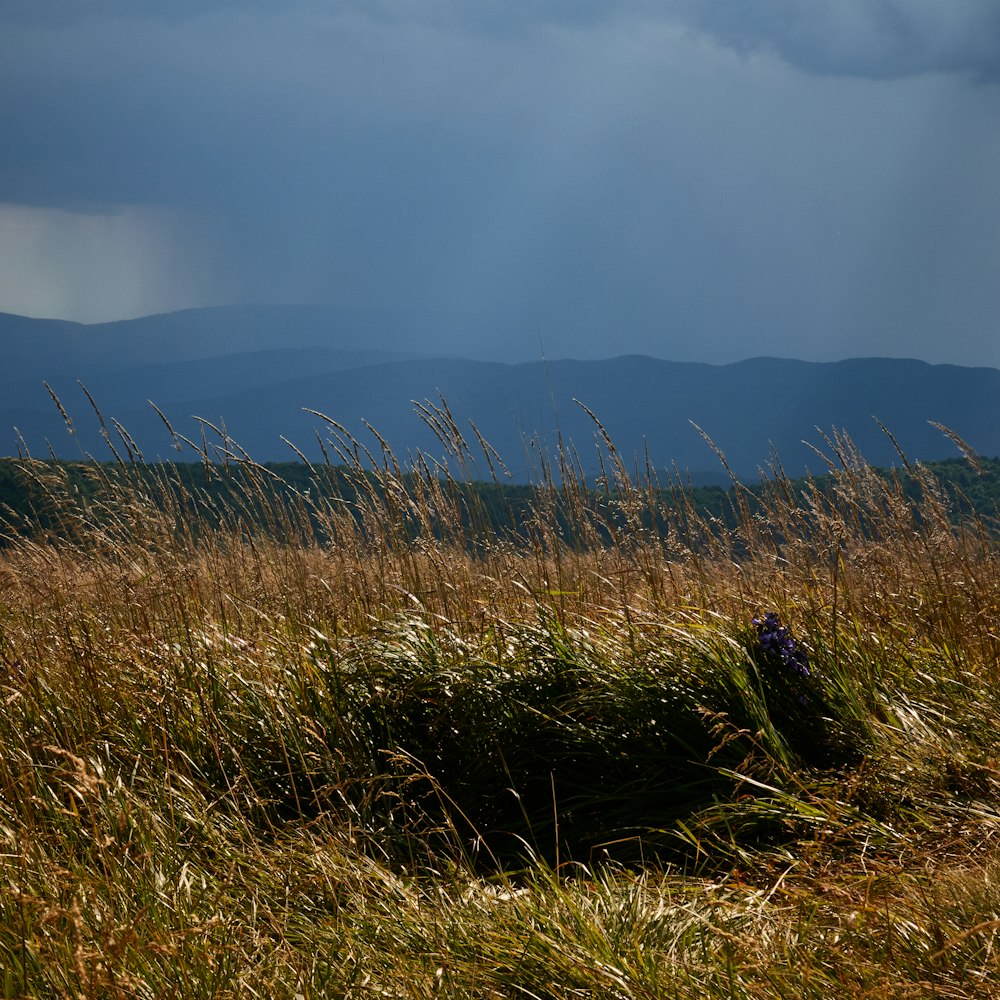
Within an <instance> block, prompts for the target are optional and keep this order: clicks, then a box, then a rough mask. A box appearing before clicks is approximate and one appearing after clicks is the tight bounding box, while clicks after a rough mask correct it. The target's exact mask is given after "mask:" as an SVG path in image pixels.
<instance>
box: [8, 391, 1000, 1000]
mask: <svg viewBox="0 0 1000 1000" xmlns="http://www.w3.org/2000/svg"><path fill="white" fill-rule="evenodd" d="M424 417H425V419H426V420H428V422H429V423H430V424H431V426H433V427H434V428H435V429H436V431H437V433H438V436H439V439H440V440H441V442H442V446H443V448H444V449H445V450H446V451H447V453H448V459H447V460H446V461H438V462H433V461H431V460H429V459H425V458H421V457H419V456H418V457H417V458H416V459H414V460H413V461H411V462H410V463H409V464H408V465H407V466H405V467H404V466H403V465H402V464H401V463H399V462H397V459H396V458H395V457H394V456H393V455H392V453H391V451H390V450H389V449H388V447H387V446H385V447H383V446H382V445H381V444H380V445H378V446H377V447H375V448H374V449H373V451H368V450H366V449H365V448H364V447H363V446H362V445H361V444H360V443H359V442H357V441H356V440H354V439H352V438H350V437H348V436H347V435H346V434H344V433H343V432H342V429H340V428H338V427H337V425H335V424H333V422H332V421H328V422H327V423H328V433H329V462H328V465H327V466H325V467H319V468H317V469H315V470H314V472H315V474H316V475H317V476H318V477H323V476H327V477H328V478H329V480H330V482H331V483H339V484H341V485H342V486H343V485H344V484H347V485H349V487H350V488H349V489H346V488H344V489H342V490H341V491H340V494H341V495H338V492H337V490H329V491H312V492H310V491H309V490H300V489H292V490H288V489H284V488H279V487H280V484H278V483H276V482H275V478H274V473H273V472H271V471H269V470H268V469H266V468H265V467H263V466H258V465H257V464H256V463H254V462H253V460H252V458H251V457H250V456H248V455H245V454H242V453H241V452H240V451H239V449H238V447H237V446H235V445H234V444H232V443H231V442H226V443H225V448H224V449H223V451H222V452H220V451H219V450H218V449H216V450H215V451H214V453H212V452H211V449H210V448H209V447H208V446H205V449H204V455H203V457H204V459H205V463H206V464H205V470H206V476H208V477H209V478H212V477H225V476H227V475H231V474H232V469H233V468H238V469H239V471H240V476H241V478H240V480H239V482H240V484H241V485H240V489H239V491H238V492H237V493H236V494H234V495H229V497H228V499H227V500H226V501H225V502H224V503H223V502H222V501H220V500H219V499H218V498H217V497H216V496H215V495H214V494H210V493H209V492H208V491H203V490H201V489H199V488H198V487H197V486H194V485H192V484H191V482H190V480H185V479H183V478H182V477H181V475H180V473H179V472H177V471H176V470H174V471H171V467H170V466H158V467H156V468H155V469H151V467H149V466H146V465H145V464H144V463H143V461H142V458H141V456H140V455H138V454H137V452H136V451H135V450H133V449H131V448H130V447H129V443H128V438H127V435H126V434H124V432H122V431H120V429H119V438H120V442H121V443H120V444H119V445H118V447H117V448H116V457H117V459H118V462H117V464H116V465H115V466H113V467H107V466H99V465H96V464H95V465H94V467H93V469H92V473H91V474H92V478H93V481H94V485H93V489H89V490H81V489H80V488H79V487H78V486H77V485H74V483H73V481H71V480H70V478H69V477H68V475H67V473H66V471H65V469H63V468H61V467H60V466H58V465H57V464H53V463H50V462H41V461H34V460H32V459H29V458H24V459H23V460H22V461H21V462H19V463H18V470H19V471H18V474H19V475H21V476H24V477H26V479H27V481H28V483H29V484H30V486H31V490H32V497H33V500H32V514H31V515H30V516H29V517H28V518H27V520H25V517H24V516H22V515H18V518H17V519H16V522H15V519H14V518H13V517H12V518H11V520H10V522H9V523H8V524H7V528H6V531H5V542H6V544H5V546H4V547H3V548H2V549H0V698H2V699H3V712H2V714H0V882H2V887H3V888H2V891H0V994H2V996H4V997H11V998H14V997H18V998H26V997H33V998H34V997H37V998H42V997H45V998H49V997H52V998H55V997H74V998H76V997H79V998H104V997H107V998H119V997H122V998H125V997H141V998H147V997H148V998H165V997H178V998H209V997H213V998H215V997H218V998H222V997H227V998H228V997H234V998H235V997H240V998H244V997H247V998H249V997H267V998H288V1000H293V998H294V1000H299V998H303V1000H304V998H320V997H367V996H375V997H379V996H381V997H400V998H410V997H414V998H417V997H468V998H480V997H486V998H488V997H496V998H508V997H525V998H545V1000H549V998H551V1000H556V998H559V1000H562V998H577V997H593V998H602V997H608V998H622V1000H624V998H629V1000H631V998H636V1000H640V998H659V997H691V998H703V997H727V998H731V997H739V998H743V997H746V998H756V997H797V998H798V997H827V996H829V995H830V994H831V992H833V991H839V992H840V994H841V995H844V996H851V997H866V998H867V997H922V996H939V997H949V998H961V997H970V998H971V997H982V996H989V995H1000V986H998V985H997V983H998V976H997V971H998V970H997V966H998V962H997V956H996V953H995V947H996V944H997V940H998V933H1000V853H998V845H997V831H998V829H1000V763H998V740H1000V703H998V695H997V691H998V680H1000V677H998V674H1000V658H998V657H1000V631H998V625H1000V558H998V551H997V530H996V529H997V525H996V524H995V522H994V521H993V520H991V519H990V518H987V517H984V516H981V515H979V514H975V513H972V512H970V510H969V508H968V506H962V505H961V504H960V503H958V502H957V501H956V500H955V498H954V496H953V494H952V493H950V492H948V491H946V490H945V489H944V488H943V486H942V484H941V482H940V481H939V480H938V478H937V477H936V476H935V475H934V474H933V472H931V471H930V470H928V469H927V468H925V467H923V466H920V465H915V464H911V463H909V462H907V461H906V458H905V456H903V455H902V454H901V455H900V464H899V467H898V469H897V470H896V471H895V472H892V473H891V474H884V473H879V472H878V471H877V470H873V469H871V468H870V467H869V466H867V465H866V464H865V462H864V461H863V458H862V457H861V456H860V455H858V454H857V452H856V450H855V449H854V447H853V445H852V444H851V442H850V441H849V440H847V439H846V438H844V437H843V436H840V435H837V434H831V436H830V437H828V438H826V439H823V440H822V441H821V446H820V448H819V449H818V452H817V455H818V461H819V460H821V461H822V462H823V463H824V468H825V470H826V473H827V475H826V478H825V482H824V484H823V485H822V487H821V486H820V485H819V484H813V486H811V487H810V486H809V485H807V486H806V488H805V489H801V488H798V487H796V488H793V487H792V484H791V482H790V480H789V479H788V477H786V476H785V475H784V473H783V472H782V470H781V467H780V464H779V463H778V461H777V459H776V460H775V462H774V465H773V467H772V468H771V469H770V471H769V473H768V474H767V475H766V476H765V477H764V479H763V481H762V483H761V484H760V486H759V487H756V488H755V489H754V491H753V492H752V494H751V491H750V490H749V489H747V488H746V487H743V486H741V485H740V484H737V483H734V486H733V489H732V491H731V492H730V494H729V497H730V502H731V508H732V509H731V511H730V514H729V515H728V516H727V517H725V518H721V517H716V516H714V515H712V514H709V513H706V512H704V511H703V510H700V509H699V508H698V507H697V506H696V505H695V504H694V503H693V502H692V500H691V496H690V493H689V492H688V491H686V490H685V489H684V488H683V485H682V484H681V483H679V482H672V483H671V482H668V483H663V482H661V481H659V480H658V479H657V477H656V476H655V475H654V473H653V470H651V469H649V468H646V467H643V466H642V465H641V464H638V465H636V464H634V463H628V462H626V461H625V460H624V459H623V458H622V456H620V455H619V454H618V453H617V452H616V451H615V448H614V445H613V443H612V442H611V441H610V440H608V439H607V438H601V433H600V425H597V430H598V437H599V439H600V443H601V454H602V462H603V474H602V476H601V477H600V479H599V480H598V481H594V482H588V481H587V477H586V476H584V474H583V473H582V471H581V469H580V465H579V461H578V459H577V458H576V456H575V455H574V454H573V453H572V452H569V451H567V452H562V453H556V454H555V455H553V456H551V457H546V458H544V459H542V470H543V475H542V481H541V486H540V487H539V488H538V489H537V490H536V491H534V492H533V494H532V498H533V499H532V503H531V506H530V509H519V510H518V511H517V512H516V516H514V514H513V513H512V516H511V518H510V519H509V521H510V524H512V525H513V524H516V530H515V529H514V528H510V529H509V530H505V529H503V528H498V526H497V525H498V522H497V518H496V516H495V511H490V510H487V509H485V507H484V506H483V502H482V500H481V496H482V495H484V494H480V493H477V492H476V491H470V490H468V489H467V483H466V479H467V475H466V472H465V469H466V465H467V462H468V461H469V459H470V457H471V455H472V454H473V452H475V453H476V455H477V456H478V458H479V461H480V466H483V465H484V463H485V466H488V467H489V469H490V470H491V474H492V475H493V477H494V478H495V480H496V481H497V482H500V481H502V480H503V464H502V460H501V457H500V456H498V455H496V454H495V453H493V452H492V451H491V449H490V448H489V446H488V444H487V443H486V442H484V441H481V440H479V439H478V436H477V435H476V434H475V433H474V432H473V433H472V434H470V435H466V434H465V433H464V432H463V431H462V430H461V429H460V428H459V427H458V425H457V424H456V422H455V420H454V419H453V418H452V416H451V414H450V412H449V411H448V409H447V407H446V406H444V405H441V406H439V407H433V406H430V405H428V407H427V408H426V410H425V412H424ZM109 440H110V435H109ZM470 441H471V443H470ZM956 443H960V442H956ZM220 457H222V458H223V459H224V461H222V462H219V461H218V459H219V458H220ZM719 457H720V460H721V461H722V462H723V464H725V457H724V456H721V455H720V456H719ZM969 461H970V467H971V469H972V471H973V472H974V471H975V463H976V459H975V456H972V455H970V456H969ZM960 508H961V509H960Z"/></svg>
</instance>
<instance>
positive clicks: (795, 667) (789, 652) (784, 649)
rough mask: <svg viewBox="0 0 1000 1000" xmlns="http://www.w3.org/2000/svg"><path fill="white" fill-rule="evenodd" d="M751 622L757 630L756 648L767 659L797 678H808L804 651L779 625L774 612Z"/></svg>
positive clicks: (779, 620) (807, 666) (782, 626)
mask: <svg viewBox="0 0 1000 1000" xmlns="http://www.w3.org/2000/svg"><path fill="white" fill-rule="evenodd" d="M752 622H753V625H754V627H755V628H756V629H757V645H758V648H759V649H760V651H761V652H762V653H763V654H764V655H765V656H766V657H767V658H768V659H770V660H776V661H779V662H780V663H781V664H782V666H784V667H786V668H787V669H789V670H791V671H792V672H793V673H795V674H797V675H798V676H799V677H808V676H809V665H808V659H807V657H806V652H805V650H804V649H803V648H802V647H801V646H800V645H799V644H798V643H797V642H796V641H795V640H794V639H793V638H792V636H791V634H790V633H789V631H788V629H787V628H785V626H784V625H782V624H781V619H780V618H778V615H777V613H776V612H774V611H769V612H768V613H767V614H766V615H764V617H763V618H754V619H752Z"/></svg>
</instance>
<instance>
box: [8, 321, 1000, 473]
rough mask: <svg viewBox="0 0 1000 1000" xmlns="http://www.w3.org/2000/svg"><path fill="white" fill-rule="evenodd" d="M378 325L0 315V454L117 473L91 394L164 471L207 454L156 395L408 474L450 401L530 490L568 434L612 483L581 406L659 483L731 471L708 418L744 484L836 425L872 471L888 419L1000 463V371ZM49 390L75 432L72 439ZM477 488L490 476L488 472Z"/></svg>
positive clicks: (314, 452) (911, 441)
mask: <svg viewBox="0 0 1000 1000" xmlns="http://www.w3.org/2000/svg"><path fill="white" fill-rule="evenodd" d="M383 319H384V317H383ZM381 323H382V321H381V320H378V319H377V318H373V317H367V318H366V319H365V320H364V321H363V322H362V321H361V320H360V319H358V318H357V317H352V316H350V315H349V314H347V313H343V312H339V311H337V310H334V309H330V308H327V307H285V306H274V307H257V306H254V307H249V306H248V307H241V308H237V307H233V308H226V309H210V310H191V311H188V312H184V313H174V314H169V315H165V316H152V317H146V318H144V319H141V320H132V321H127V322H122V323H112V324H101V325H96V326H81V325H79V324H73V323H63V322H57V321H45V320H28V319H24V318H23V317H11V316H2V315H0V345H2V347H0V349H2V352H3V353H2V357H3V358H4V362H5V363H4V366H3V369H2V370H0V453H3V454H13V453H15V452H16V449H17V447H18V441H17V438H16V435H15V433H14V430H13V428H14V427H17V428H18V429H19V431H20V432H21V434H22V435H23V438H24V442H25V443H26V445H27V446H28V447H29V448H30V450H31V451H32V453H33V454H39V455H44V454H46V453H47V451H48V448H49V446H50V445H51V447H52V448H53V449H54V450H55V452H56V453H57V454H58V455H59V456H60V457H63V458H76V457H79V456H80V455H81V454H84V453H92V454H95V455H98V456H100V457H107V456H108V454H109V452H108V450H107V448H106V446H105V444H104V443H103V441H102V440H101V435H100V427H99V423H98V420H97V418H96V416H95V415H94V413H93V411H92V409H91V407H90V404H89V402H88V401H87V399H86V397H85V396H84V394H83V392H82V391H81V389H80V388H79V387H78V386H77V384H76V380H77V379H80V380H81V381H82V382H83V383H84V384H85V385H86V386H87V388H88V389H89V390H90V392H91V393H92V394H93V396H94V398H95V399H96V400H97V402H98V404H99V406H100V408H101V411H102V413H103V414H104V416H105V418H106V420H107V423H108V425H109V426H112V427H113V424H112V420H117V421H119V422H120V423H121V424H122V425H123V426H124V427H126V428H127V429H128V431H129V433H130V434H131V435H132V437H133V438H134V439H135V440H136V441H137V442H138V444H139V446H140V447H141V448H142V450H143V452H144V454H145V456H146V457H147V458H150V459H153V458H157V457H162V458H172V457H187V458H189V459H193V458H194V457H195V455H194V453H193V452H192V451H191V450H190V449H187V450H186V451H182V452H181V454H180V455H179V456H178V455H177V454H176V453H175V452H174V451H173V449H172V441H171V438H170V435H169V434H168V432H167V430H166V428H165V427H164V426H163V423H162V421H161V420H160V418H159V417H158V416H157V415H156V414H155V413H154V412H153V411H152V409H151V408H150V407H149V406H148V405H147V404H146V400H147V399H152V400H153V401H154V402H155V403H156V404H157V405H158V406H159V407H160V408H161V409H162V410H163V412H164V413H165V414H166V415H167V416H168V418H169V419H170V421H171V424H172V425H173V427H174V428H175V430H177V431H178V432H179V433H180V434H183V435H185V436H188V437H190V438H192V439H193V440H196V441H200V440H201V433H202V425H201V424H199V423H198V422H197V421H195V420H194V419H192V418H193V417H194V416H198V417H202V418H204V420H207V421H210V422H211V423H212V424H215V425H216V426H219V427H222V426H223V425H224V426H225V428H226V430H227V432H228V433H229V434H230V435H231V436H232V437H233V438H234V439H235V440H236V441H237V442H238V443H239V444H240V445H241V446H242V447H243V448H245V449H246V450H247V451H248V452H249V453H250V454H251V455H253V456H254V457H255V458H256V459H258V460H260V461H266V460H282V459H288V458H291V457H293V453H292V452H291V450H290V449H289V448H288V446H287V445H286V444H284V443H283V442H282V440H281V437H282V436H284V437H286V438H288V439H290V440H291V441H293V442H295V444H296V445H297V446H298V447H299V448H301V449H302V450H303V451H305V452H306V453H307V454H308V455H309V456H310V457H318V456H319V455H320V453H321V452H320V447H319V445H318V444H317V441H316V438H317V433H319V434H320V435H321V436H325V435H326V432H327V431H328V429H329V428H327V427H326V425H325V424H324V422H323V421H322V420H321V419H319V418H317V417H316V416H315V415H313V414H310V413H307V412H305V408H309V409H314V410H319V411H321V412H323V413H325V414H327V415H329V417H330V418H332V419H333V420H335V421H337V422H338V423H341V424H343V425H344V426H345V427H347V428H348V430H349V431H350V433H351V434H353V435H355V436H357V437H358V438H359V439H360V440H362V441H363V442H364V443H365V444H366V445H367V446H368V447H370V448H372V449H373V450H376V451H377V445H376V441H375V438H374V437H373V436H372V435H371V434H370V433H369V432H368V431H367V430H366V429H365V426H364V421H368V422H370V423H371V424H372V425H374V426H375V427H376V428H377V429H378V430H379V432H380V433H381V434H382V435H383V436H384V437H385V438H386V439H387V440H388V441H389V442H390V444H391V445H392V447H393V449H394V450H395V451H396V452H397V453H398V455H399V456H400V457H401V458H404V459H405V458H406V456H407V454H408V453H413V452H415V451H416V450H420V451H423V452H425V453H427V454H429V455H432V456H440V455H441V454H442V450H443V449H442V446H441V444H440V442H439V441H438V440H437V439H436V437H435V435H434V433H433V431H432V430H431V428H430V427H428V426H427V425H426V424H425V423H424V422H423V421H422V420H421V419H420V418H419V417H418V416H417V415H416V413H415V407H414V403H413V401H417V402H420V401H424V400H437V399H438V398H439V395H442V394H443V396H444V397H445V398H446V399H447V401H448V404H449V406H450V408H451V409H452V411H453V413H454V414H455V416H456V418H457V419H458V420H459V423H460V425H461V426H462V427H463V428H465V429H466V430H467V432H468V437H469V439H470V442H471V443H472V444H475V436H474V434H472V432H471V428H469V425H468V420H469V419H471V420H473V421H475V424H476V426H477V427H478V428H479V430H480V431H481V432H482V433H483V435H484V436H485V437H486V438H487V440H489V441H490V443H491V444H492V445H493V446H494V447H496V449H497V450H498V451H499V452H500V454H501V455H502V456H503V457H504V459H505V460H506V462H507V464H508V466H509V467H510V469H511V472H512V473H513V474H514V476H515V478H518V479H523V478H526V477H530V476H532V475H535V474H537V472H538V470H539V468H540V465H541V463H542V461H543V457H544V455H545V454H547V453H551V452H552V451H553V450H554V449H555V448H556V446H557V443H558V441H559V440H560V435H561V439H562V440H563V441H564V442H567V443H569V442H571V443H572V445H573V447H575V449H576V451H577V453H578V456H579V462H580V465H581V466H582V467H583V468H584V470H585V471H586V472H587V473H588V475H591V474H593V473H594V472H595V471H596V470H598V469H599V464H600V463H599V457H598V450H597V442H598V440H599V438H600V434H599V432H598V429H597V427H596V426H595V424H594V423H593V421H592V420H591V418H590V417H589V416H588V415H587V414H586V413H585V412H584V410H583V409H582V408H581V407H580V406H579V405H577V404H576V403H575V402H574V399H576V400H580V401H582V402H583V403H585V404H586V405H587V406H588V407H589V408H590V409H591V410H593V411H594V413H595V414H596V415H597V417H598V418H599V419H600V420H601V421H602V423H603V425H604V427H605V429H606V430H607V432H608V434H609V435H610V436H611V438H612V440H613V441H614V442H615V444H616V446H617V447H618V448H619V449H620V451H621V453H622V455H623V456H625V458H626V460H627V461H628V462H629V464H631V463H632V462H633V461H635V460H638V461H640V462H642V461H644V460H645V459H644V456H645V454H646V453H647V452H648V455H649V457H650V460H651V461H652V463H653V465H654V466H655V467H656V468H657V469H660V470H662V469H664V468H666V467H669V466H670V465H671V464H676V465H677V466H678V467H679V468H681V469H688V470H695V471H696V472H699V473H700V472H703V471H704V470H710V471H711V473H712V474H713V475H718V473H719V469H720V466H719V463H718V461H717V460H716V458H715V457H714V455H713V454H712V452H711V449H710V448H709V447H708V446H707V445H706V444H705V442H704V441H703V440H702V438H701V436H700V434H699V433H698V431H697V430H696V429H695V428H694V427H693V426H692V423H691V422H692V421H694V422H695V423H697V424H698V425H700V426H701V427H702V428H704V430H705V431H706V432H707V433H708V434H709V435H711V437H712V439H713V440H714V441H715V442H716V443H717V445H718V446H719V447H720V448H722V449H723V450H724V451H725V453H726V455H727V456H728V458H729V461H730V463H731V465H732V467H733V468H734V469H735V470H737V472H738V473H739V474H740V475H741V476H742V477H744V478H748V479H750V478H753V477H754V476H755V475H756V473H757V471H758V469H760V468H761V467H763V466H766V464H767V462H768V461H769V458H770V455H771V450H772V448H773V449H774V450H775V451H776V452H777V454H778V455H779V456H780V458H781V460H782V463H783V464H784V466H785V468H786V469H787V470H788V471H789V473H792V474H799V473H801V472H802V471H803V470H805V469H807V468H809V469H811V470H812V471H816V472H819V471H823V462H822V459H821V458H820V457H819V456H817V455H816V453H815V452H814V451H813V450H811V449H810V448H809V447H808V446H806V445H805V444H803V440H805V441H808V442H811V443H812V444H814V445H819V446H821V447H822V445H823V442H822V432H830V431H831V430H832V429H833V428H838V429H843V430H845V431H846V432H847V433H848V434H849V435H850V436H851V437H852V438H853V439H854V440H855V442H856V443H857V444H858V446H859V448H860V450H861V452H862V453H863V454H864V456H865V457H866V458H867V459H868V460H869V461H871V462H873V463H877V464H891V463H892V462H894V461H897V456H896V453H895V450H894V448H893V445H892V443H891V441H889V439H888V438H887V437H886V435H885V434H884V433H883V432H882V431H881V430H880V428H879V427H878V425H877V423H876V422H875V420H874V419H873V417H877V418H878V420H880V421H882V422H883V423H884V424H885V425H886V426H887V427H888V428H889V429H890V430H891V431H892V432H893V434H894V435H895V436H896V438H897V440H898V442H899V443H900V445H901V446H902V447H903V449H904V450H905V451H906V453H907V455H908V456H909V457H911V458H914V459H921V458H922V459H937V458H942V457H948V456H950V455H952V454H955V448H954V445H953V444H952V443H951V442H949V441H948V440H947V439H946V438H945V437H943V436H942V434H941V433H940V432H939V431H937V430H935V429H934V428H933V427H931V426H930V425H929V423H928V421H936V422H939V423H942V424H945V425H947V426H949V427H951V428H952V429H953V430H955V431H956V432H957V433H958V434H960V435H961V436H962V437H964V438H965V439H966V440H967V441H968V442H969V443H970V444H971V445H972V446H973V447H974V448H976V449H977V450H978V451H980V452H981V453H982V454H984V455H990V456H992V455H1000V420H998V419H997V417H998V409H1000V371H997V370H995V369H989V368H961V367H957V366H950V365H928V364H925V363H923V362H919V361H912V360H892V359H884V358H882V359H880V358H866V359H854V360H849V361H841V362H834V363H826V364H819V363H807V362H801V361H789V360H778V359H770V358H755V359H752V360H748V361H743V362H739V363H737V364H729V365H707V364H690V363H680V362H670V361H663V360H658V359H654V358H647V357H620V358H614V359H610V360H606V361H567V360H563V361H549V362H534V363H529V364H514V365H508V364H501V363H498V362H487V361H470V360H462V359H456V358H439V359H434V358H428V357H421V356H419V355H418V354H416V353H415V352H412V351H411V352H410V353H409V354H408V353H406V352H405V351H403V350H401V349H398V348H397V349H395V350H387V349H386V347H387V345H391V344H392V343H394V342H395V339H396V335H395V334H394V333H393V332H392V331H391V330H389V331H387V330H386V329H384V328H383V326H382V325H380V324H381ZM43 378H45V379H47V380H48V381H49V383H50V385H51V386H52V387H53V388H54V389H55V391H56V392H57V393H58V395H59V397H60V399H61V400H62V402H63V404H64V406H65V407H66V408H67V410H68V411H69V413H70V415H71V417H72V418H73V421H74V433H73V434H72V435H70V434H68V433H67V430H66V427H65V424H64V421H63V419H62V417H61V416H60V414H59V412H58V410H57V409H56V407H55V405H54V404H53V403H52V401H51V400H50V399H49V397H48V395H47V393H46V392H45V390H44V388H43V387H42V385H41V380H42V379H43ZM213 437H214V435H213V434H212V433H211V432H209V440H212V439H213ZM474 451H475V452H476V453H478V448H474ZM451 465H452V467H453V468H454V462H453V461H452V463H451ZM474 473H475V474H478V475H483V476H485V475H487V473H488V470H487V469H486V466H485V463H482V462H481V463H480V465H479V466H478V467H477V469H476V470H474ZM700 478H703V477H700Z"/></svg>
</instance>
